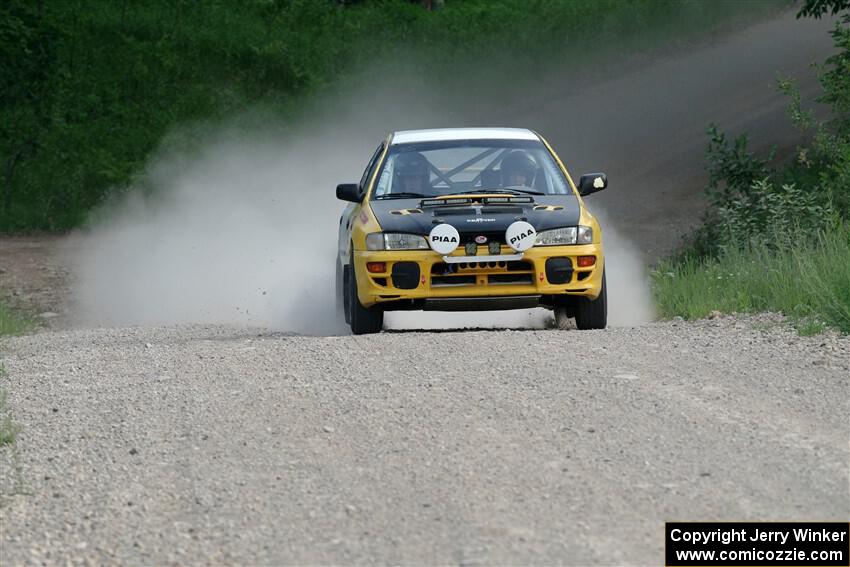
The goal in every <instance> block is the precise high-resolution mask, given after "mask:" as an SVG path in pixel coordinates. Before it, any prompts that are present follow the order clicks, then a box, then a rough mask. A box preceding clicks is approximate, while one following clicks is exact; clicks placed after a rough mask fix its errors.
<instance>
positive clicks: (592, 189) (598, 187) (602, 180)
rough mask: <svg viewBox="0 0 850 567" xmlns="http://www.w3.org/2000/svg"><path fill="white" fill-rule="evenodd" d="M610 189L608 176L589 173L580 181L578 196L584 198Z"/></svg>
mask: <svg viewBox="0 0 850 567" xmlns="http://www.w3.org/2000/svg"><path fill="white" fill-rule="evenodd" d="M606 187H608V176H607V175H605V174H604V173H587V174H585V175H582V176H581V179H579V181H578V194H579V195H581V196H582V197H584V196H585V195H590V194H591V193H597V192H599V191H602V190H603V189H605V188H606Z"/></svg>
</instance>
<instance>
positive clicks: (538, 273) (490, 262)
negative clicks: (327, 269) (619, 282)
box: [354, 244, 604, 310]
mask: <svg viewBox="0 0 850 567" xmlns="http://www.w3.org/2000/svg"><path fill="white" fill-rule="evenodd" d="M478 251H479V252H481V251H485V252H486V251H487V249H486V247H484V246H479V247H478ZM517 256H518V255H517V253H515V252H514V251H513V250H511V249H510V248H508V247H506V246H503V247H502V250H501V252H500V254H499V255H498V256H496V255H487V254H476V255H471V256H466V254H465V252H464V250H463V249H462V248H461V249H458V250H455V251H454V252H453V253H452V254H451V255H450V256H448V257H446V258H444V257H443V256H441V255H440V254H437V253H436V252H434V251H433V250H394V251H363V250H358V251H355V252H354V268H355V274H356V277H357V292H358V298H359V299H360V303H361V304H363V305H364V306H365V307H371V306H373V305H376V304H381V305H383V306H384V307H385V308H387V309H396V308H399V309H404V308H417V307H418V308H426V309H427V308H432V309H438V310H446V309H452V308H453V307H452V305H454V306H456V307H454V308H456V309H460V310H466V309H470V310H474V309H511V308H520V307H529V306H533V305H531V304H532V303H534V302H535V301H537V300H540V298H543V297H547V298H548V297H550V296H554V297H558V296H562V297H567V296H580V297H587V298H590V299H595V298H596V297H598V296H599V293H600V292H601V288H602V269H603V266H604V258H603V253H602V245H601V244H583V245H571V246H537V247H533V248H531V249H530V250H528V251H526V252H525V253H523V254H522V255H521V257H517ZM579 257H593V258H595V261H594V263H593V265H591V266H580V265H579V262H578V258H579ZM476 298H482V301H475V299H476ZM486 298H491V299H490V300H487V299H486ZM495 298H502V299H503V300H504V301H496V300H495ZM511 298H513V299H512V300H511ZM522 298H528V300H527V301H524V300H523V299H522ZM419 300H424V301H419ZM430 300H433V301H430ZM544 303H545V301H544ZM488 306H492V307H488Z"/></svg>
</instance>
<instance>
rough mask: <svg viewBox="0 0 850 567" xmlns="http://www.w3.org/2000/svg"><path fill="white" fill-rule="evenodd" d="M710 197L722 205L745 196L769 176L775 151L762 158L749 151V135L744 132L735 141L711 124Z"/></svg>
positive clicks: (709, 151) (709, 149) (708, 156)
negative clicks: (758, 182) (757, 183)
mask: <svg viewBox="0 0 850 567" xmlns="http://www.w3.org/2000/svg"><path fill="white" fill-rule="evenodd" d="M707 133H708V136H709V142H708V151H707V154H706V156H707V160H708V164H709V165H708V189H707V193H708V197H709V199H710V201H711V203H712V204H714V205H722V204H724V203H726V202H727V201H729V200H732V199H735V198H739V197H746V196H747V195H748V194H749V193H750V190H751V188H752V187H753V185H754V184H755V183H756V182H757V181H759V180H762V179H766V178H767V177H768V169H767V164H768V163H769V162H770V161H771V160H772V159H773V152H771V154H770V155H769V156H768V157H767V158H765V159H760V158H757V157H756V156H754V155H752V154H750V153H749V151H748V150H747V145H748V143H749V140H748V137H747V135H746V134H741V135H740V136H738V137H737V138H735V140H734V141H733V142H731V143H730V142H729V140H727V139H726V134H724V133H722V132H720V131H718V130H717V127H716V126H715V125H714V124H712V125H710V126H709V127H708V131H707Z"/></svg>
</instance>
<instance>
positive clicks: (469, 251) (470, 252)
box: [463, 242, 478, 256]
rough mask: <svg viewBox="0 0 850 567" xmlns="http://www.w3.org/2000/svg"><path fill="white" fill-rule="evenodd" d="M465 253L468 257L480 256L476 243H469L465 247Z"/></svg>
mask: <svg viewBox="0 0 850 567" xmlns="http://www.w3.org/2000/svg"><path fill="white" fill-rule="evenodd" d="M463 251H464V252H466V255H467V256H475V255H476V254H478V245H477V244H476V243H474V242H467V243H466V244H464V245H463Z"/></svg>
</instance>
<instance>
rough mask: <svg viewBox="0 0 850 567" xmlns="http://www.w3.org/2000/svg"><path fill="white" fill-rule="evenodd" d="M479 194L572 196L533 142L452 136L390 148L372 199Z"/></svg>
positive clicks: (548, 157)
mask: <svg viewBox="0 0 850 567" xmlns="http://www.w3.org/2000/svg"><path fill="white" fill-rule="evenodd" d="M484 192H496V193H514V194H530V195H568V194H572V191H571V189H570V188H569V186H568V185H567V181H566V179H565V177H564V175H563V173H562V172H561V170H560V168H559V167H558V165H557V164H556V163H555V160H554V159H553V158H552V155H551V154H550V153H549V151H548V150H547V149H546V147H545V146H544V145H543V144H542V143H541V142H539V141H533V140H453V141H442V142H423V143H416V144H398V145H394V146H391V147H390V151H389V155H388V156H387V159H386V160H385V161H384V164H383V167H382V168H381V172H380V174H379V176H378V182H377V184H376V185H375V190H374V193H373V195H372V198H375V199H393V198H406V197H410V198H414V197H438V196H441V195H453V194H458V193H484Z"/></svg>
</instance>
